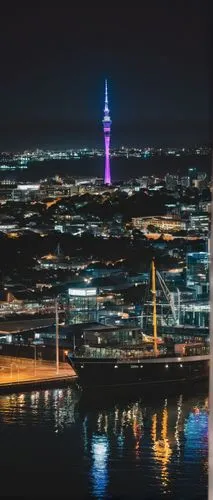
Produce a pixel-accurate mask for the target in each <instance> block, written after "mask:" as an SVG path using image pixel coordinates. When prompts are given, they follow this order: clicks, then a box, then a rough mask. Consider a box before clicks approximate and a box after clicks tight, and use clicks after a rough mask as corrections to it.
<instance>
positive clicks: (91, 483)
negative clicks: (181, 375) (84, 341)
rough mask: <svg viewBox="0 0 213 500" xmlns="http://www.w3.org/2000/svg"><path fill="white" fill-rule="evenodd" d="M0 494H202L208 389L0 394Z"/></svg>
mask: <svg viewBox="0 0 213 500" xmlns="http://www.w3.org/2000/svg"><path fill="white" fill-rule="evenodd" d="M0 431H1V455H0V456H1V458H0V466H1V495H7V496H10V495H15V496H18V495H26V496H27V498H31V496H32V497H33V496H34V495H35V496H37V495H38V496H40V495H41V496H46V495H47V496H48V495H50V496H52V495H58V496H59V495H60V496H61V495H69V497H70V498H73V499H78V498H80V499H81V498H97V499H99V498H117V499H120V498H121V499H122V498H124V499H125V498H129V499H130V498H131V499H134V498H140V499H152V500H155V499H158V498H174V499H178V500H182V499H184V500H185V499H187V500H191V499H201V498H202V499H203V500H205V498H207V482H208V478H207V475H208V388H207V387H201V388H199V389H198V388H197V389H195V388H194V389H193V390H192V391H191V392H190V393H184V392H180V391H179V392H178V391H174V392H173V393H172V394H171V393H170V394H167V393H166V392H165V393H163V394H159V395H156V394H154V393H153V394H149V395H146V396H145V395H144V396H143V394H142V393H140V392H138V394H135V395H133V394H130V395H127V394H126V395H121V394H120V393H117V394H116V393H115V394H103V393H102V394H97V395H96V394H94V393H93V395H92V397H90V396H89V395H87V396H86V395H84V394H82V393H81V392H80V391H79V389H78V388H77V387H76V386H75V384H74V383H73V385H70V386H69V387H66V388H62V389H61V388H60V389H50V390H49V389H48V390H39V391H33V392H28V393H27V392H26V393H19V394H11V395H2V396H0Z"/></svg>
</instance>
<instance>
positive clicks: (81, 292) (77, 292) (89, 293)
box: [68, 288, 97, 297]
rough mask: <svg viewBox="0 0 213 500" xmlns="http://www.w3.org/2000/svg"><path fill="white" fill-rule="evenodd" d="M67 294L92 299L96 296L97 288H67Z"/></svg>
mask: <svg viewBox="0 0 213 500" xmlns="http://www.w3.org/2000/svg"><path fill="white" fill-rule="evenodd" d="M68 293H69V295H72V296H73V297H94V296H95V295H97V288H69V290H68Z"/></svg>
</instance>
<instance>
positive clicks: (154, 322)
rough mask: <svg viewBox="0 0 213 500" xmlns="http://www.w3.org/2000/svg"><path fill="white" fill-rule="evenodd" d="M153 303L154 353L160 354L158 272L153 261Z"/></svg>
mask: <svg viewBox="0 0 213 500" xmlns="http://www.w3.org/2000/svg"><path fill="white" fill-rule="evenodd" d="M152 297H153V299H152V305H153V322H152V324H153V337H154V355H155V356H157V355H158V347H157V307H156V272H155V262H154V259H153V261H152Z"/></svg>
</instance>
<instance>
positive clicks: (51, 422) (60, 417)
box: [0, 388, 80, 432]
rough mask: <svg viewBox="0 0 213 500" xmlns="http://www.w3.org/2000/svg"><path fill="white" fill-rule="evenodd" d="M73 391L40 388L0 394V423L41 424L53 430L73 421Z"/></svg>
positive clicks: (57, 429)
mask: <svg viewBox="0 0 213 500" xmlns="http://www.w3.org/2000/svg"><path fill="white" fill-rule="evenodd" d="M79 397H80V395H79V394H78V393H77V391H76V390H74V389H72V388H68V389H66V390H62V389H55V390H41V391H33V392H31V393H23V394H11V395H7V396H0V425H1V428H3V426H6V425H7V426H8V425H18V426H22V427H25V426H28V425H29V424H30V425H31V426H40V427H46V428H47V429H48V430H55V432H60V431H63V429H64V428H65V427H67V426H69V425H71V424H73V422H74V421H75V409H76V402H77V401H78V399H79Z"/></svg>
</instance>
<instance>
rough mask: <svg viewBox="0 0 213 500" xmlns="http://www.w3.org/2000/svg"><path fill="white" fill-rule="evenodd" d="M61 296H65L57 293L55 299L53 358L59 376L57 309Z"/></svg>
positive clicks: (63, 293) (62, 293)
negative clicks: (54, 350)
mask: <svg viewBox="0 0 213 500" xmlns="http://www.w3.org/2000/svg"><path fill="white" fill-rule="evenodd" d="M62 295H65V296H66V297H67V295H66V293H65V292H61V293H58V295H56V298H55V349H56V352H55V358H56V373H57V375H58V374H59V309H58V303H59V301H58V299H59V297H61V296H62Z"/></svg>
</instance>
